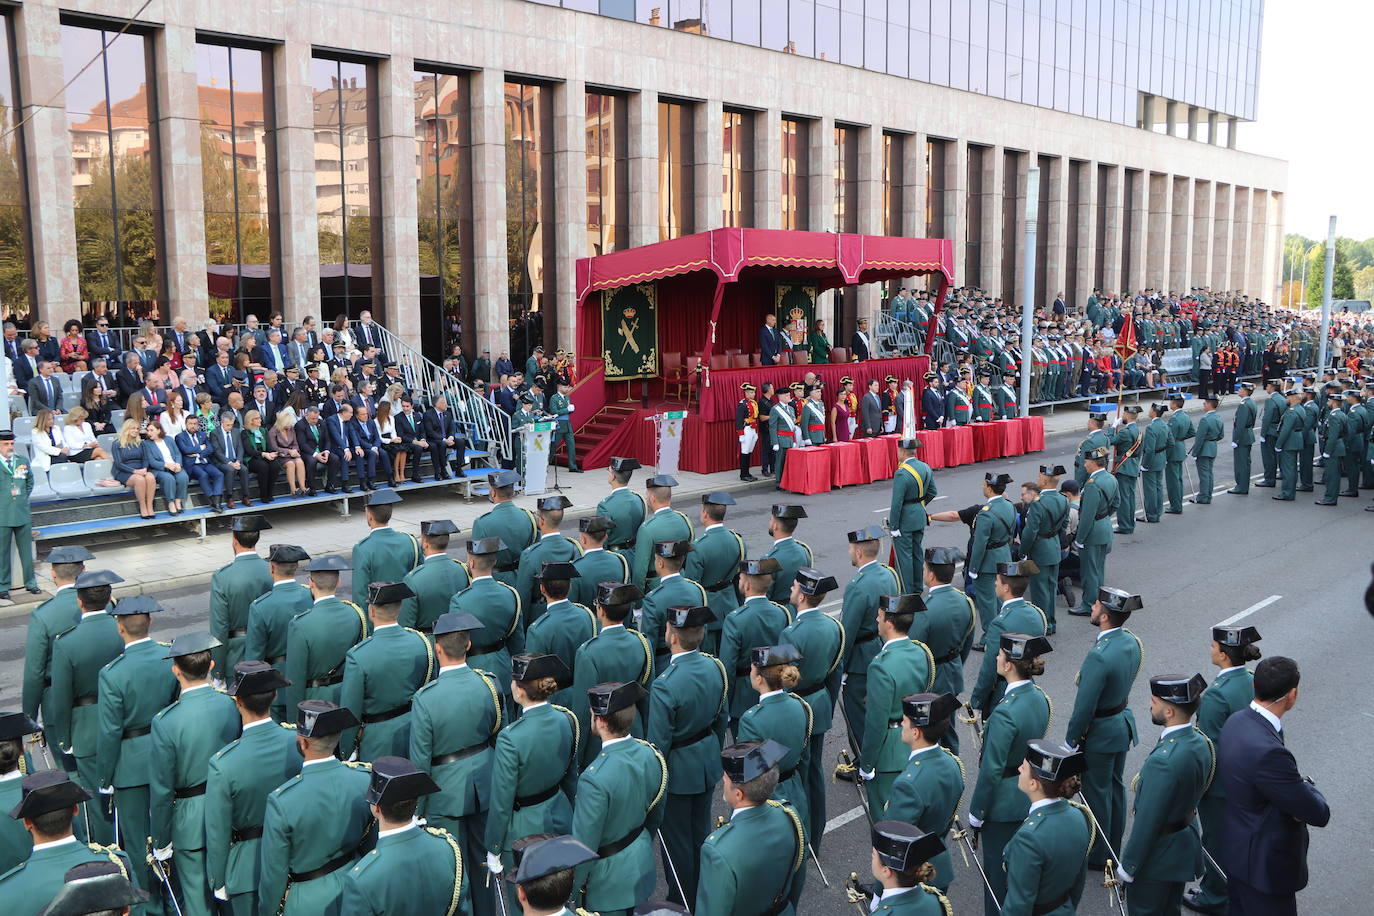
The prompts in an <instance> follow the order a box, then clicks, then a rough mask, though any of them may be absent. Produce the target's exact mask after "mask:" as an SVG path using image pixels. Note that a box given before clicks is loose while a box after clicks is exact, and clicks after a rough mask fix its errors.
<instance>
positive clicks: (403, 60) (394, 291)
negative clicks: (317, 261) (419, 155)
mask: <svg viewBox="0 0 1374 916" xmlns="http://www.w3.org/2000/svg"><path fill="white" fill-rule="evenodd" d="M377 107H378V118H377V120H378V124H379V128H380V129H379V131H378V141H379V146H380V152H381V160H382V173H381V175H380V176H378V177H379V179H380V181H381V183H382V187H381V197H382V212H381V214H380V223H381V229H382V263H381V265H380V267H381V278H382V303H383V307H382V309H381V311H382V312H383V314H385V316H386V320H385V322H384V323H385V324H386V326H387V328H388V329H389V330H390V331H391V333H393V334H395V335H396V336H398V337H400V338H401V339H402V340H404V341H405V342H406V343H408V344H410V345H411V346H412V347H414V348H415V349H417V350H419V349H421V348H422V347H421V341H422V338H423V337H424V336H425V334H426V332H428V333H429V334H430V335H441V336H442V334H443V328H442V326H441V327H435V328H424V327H421V322H420V240H419V236H418V234H417V232H416V226H417V219H418V216H419V201H418V200H417V199H416V196H415V60H414V58H411V57H407V56H405V55H404V54H401V55H397V54H393V55H391V56H390V57H388V58H387V59H385V60H383V61H381V62H379V63H378V64H377ZM377 267H378V265H376V264H375V262H374V264H373V270H374V276H375V275H376V274H375V271H376V269H377ZM373 296H374V299H375V298H376V291H375V290H374V291H373Z"/></svg>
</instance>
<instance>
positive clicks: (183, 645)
mask: <svg viewBox="0 0 1374 916" xmlns="http://www.w3.org/2000/svg"><path fill="white" fill-rule="evenodd" d="M222 645H224V643H222V642H220V641H219V640H218V639H216V638H215V637H214V635H212V634H211V633H210V632H208V631H206V630H198V631H196V632H193V633H183V634H181V635H180V636H178V637H177V638H176V639H174V640H172V644H171V645H170V646H168V647H167V652H166V654H165V655H163V656H162V657H163V658H182V657H183V656H187V655H195V654H197V653H199V652H209V651H210V650H211V649H218V648H219V647H220V646H222Z"/></svg>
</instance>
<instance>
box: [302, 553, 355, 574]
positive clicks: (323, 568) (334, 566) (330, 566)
mask: <svg viewBox="0 0 1374 916" xmlns="http://www.w3.org/2000/svg"><path fill="white" fill-rule="evenodd" d="M352 568H353V567H352V566H351V565H350V564H349V562H348V561H347V560H345V559H344V558H343V557H341V556H339V555H338V554H337V553H327V554H325V555H324V556H320V557H315V558H314V559H313V560H311V561H310V565H309V566H307V567H306V568H305V571H306V572H344V571H345V570H349V569H352Z"/></svg>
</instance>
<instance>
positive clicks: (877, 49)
mask: <svg viewBox="0 0 1374 916" xmlns="http://www.w3.org/2000/svg"><path fill="white" fill-rule="evenodd" d="M863 23H864V50H863V65H864V66H865V67H867V68H868V69H869V70H876V71H878V72H879V73H887V72H888V69H887V34H888V31H889V27H888V25H887V23H885V22H880V21H879V20H877V19H865V20H863Z"/></svg>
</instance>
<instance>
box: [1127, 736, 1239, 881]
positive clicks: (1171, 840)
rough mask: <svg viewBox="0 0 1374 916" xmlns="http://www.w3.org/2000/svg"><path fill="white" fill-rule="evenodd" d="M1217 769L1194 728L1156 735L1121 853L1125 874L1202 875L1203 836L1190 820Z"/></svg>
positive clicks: (1213, 751)
mask: <svg viewBox="0 0 1374 916" xmlns="http://www.w3.org/2000/svg"><path fill="white" fill-rule="evenodd" d="M1216 768H1217V751H1216V748H1215V747H1213V746H1212V742H1211V739H1209V738H1208V737H1207V736H1206V735H1204V734H1203V733H1202V732H1200V731H1198V730H1197V729H1196V728H1195V727H1193V726H1191V725H1188V726H1184V727H1183V728H1180V729H1178V730H1177V731H1171V732H1169V734H1167V735H1163V736H1161V737H1160V739H1159V743H1158V744H1156V745H1155V747H1154V750H1152V751H1150V755H1149V756H1148V757H1146V758H1145V765H1144V766H1142V767H1141V768H1140V775H1139V776H1137V777H1136V779H1135V785H1134V788H1135V793H1136V794H1135V805H1134V806H1133V808H1132V810H1133V812H1134V815H1135V817H1134V819H1133V820H1132V822H1131V836H1130V838H1129V839H1128V840H1126V847H1125V848H1124V849H1122V850H1121V867H1122V869H1123V870H1124V871H1125V872H1126V873H1127V874H1129V875H1130V876H1131V877H1133V878H1145V879H1147V880H1150V881H1191V880H1192V879H1194V878H1196V877H1197V876H1198V875H1201V874H1202V869H1203V861H1202V836H1201V834H1200V833H1199V832H1198V830H1197V829H1196V828H1195V827H1193V820H1194V818H1195V817H1196V816H1197V806H1198V802H1200V801H1201V800H1202V795H1203V793H1204V792H1206V791H1207V786H1208V785H1210V784H1211V782H1212V777H1213V776H1214V775H1215V774H1216Z"/></svg>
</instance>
